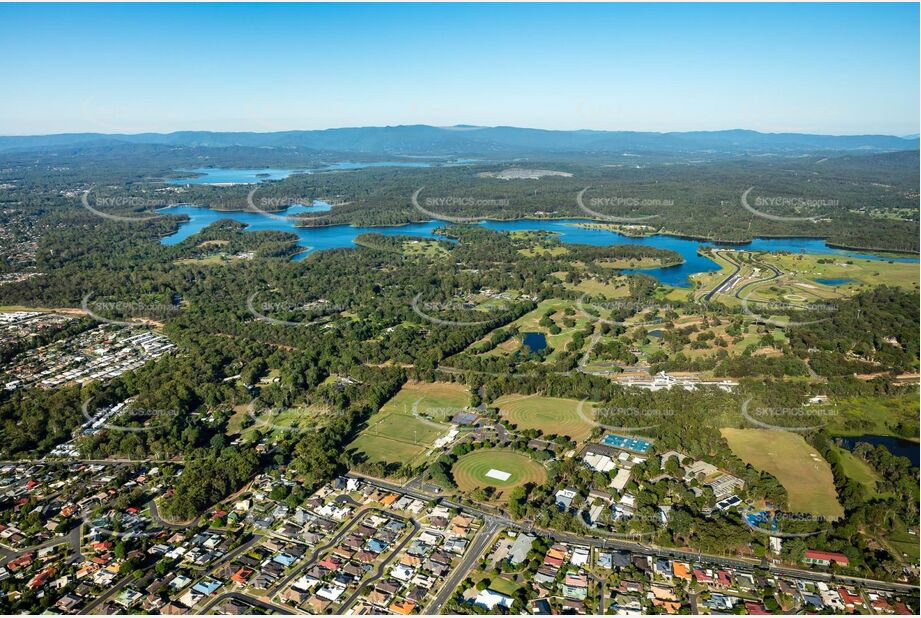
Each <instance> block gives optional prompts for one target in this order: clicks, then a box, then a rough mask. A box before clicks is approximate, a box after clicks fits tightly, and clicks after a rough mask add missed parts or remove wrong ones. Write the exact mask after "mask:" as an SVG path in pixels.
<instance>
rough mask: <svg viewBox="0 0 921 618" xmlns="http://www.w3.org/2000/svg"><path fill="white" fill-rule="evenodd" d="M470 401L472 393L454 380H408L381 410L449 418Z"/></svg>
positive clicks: (440, 418)
mask: <svg viewBox="0 0 921 618" xmlns="http://www.w3.org/2000/svg"><path fill="white" fill-rule="evenodd" d="M469 402H470V393H469V392H468V391H467V389H466V387H464V385H462V384H454V383H453V382H407V383H406V384H404V385H403V388H401V389H400V392H399V393H397V394H396V395H394V397H393V398H392V399H391V400H390V401H388V402H387V403H385V404H384V406H383V407H382V408H381V412H382V413H383V412H398V413H400V414H409V415H412V414H422V415H425V416H430V417H432V418H434V419H438V420H447V419H450V418H451V417H452V416H454V415H455V414H457V413H458V412H460V411H461V410H463V409H464V408H465V407H466V406H467V404H468V403H469Z"/></svg>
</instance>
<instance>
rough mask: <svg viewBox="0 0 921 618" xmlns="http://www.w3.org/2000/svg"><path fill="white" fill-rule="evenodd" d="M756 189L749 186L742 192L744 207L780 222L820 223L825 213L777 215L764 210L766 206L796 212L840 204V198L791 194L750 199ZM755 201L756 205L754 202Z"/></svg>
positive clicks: (755, 213) (754, 213)
mask: <svg viewBox="0 0 921 618" xmlns="http://www.w3.org/2000/svg"><path fill="white" fill-rule="evenodd" d="M753 190H754V187H749V188H748V189H746V190H745V192H743V193H742V200H741V201H742V208H744V209H745V210H747V211H748V212H750V213H752V214H753V215H755V216H756V217H761V218H762V219H767V220H769V221H779V222H787V223H790V222H798V221H809V222H810V223H818V222H819V220H820V219H822V218H824V216H823V215H812V216H807V217H803V216H789V215H775V214H771V213H769V212H764V210H763V209H764V208H780V209H784V210H791V209H792V210H793V211H795V212H802V211H815V210H825V209H827V208H830V207H831V208H833V207H836V206H838V200H827V199H810V198H803V197H789V196H772V197H762V196H758V197H756V198H754V199H750V197H749V196H750V194H751V192H752V191H753ZM752 203H754V205H753V204H752Z"/></svg>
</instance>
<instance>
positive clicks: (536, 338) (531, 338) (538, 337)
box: [521, 333, 547, 352]
mask: <svg viewBox="0 0 921 618" xmlns="http://www.w3.org/2000/svg"><path fill="white" fill-rule="evenodd" d="M522 334H523V335H524V336H523V337H522V341H521V343H522V345H524V347H526V348H528V349H529V350H531V351H532V352H540V351H541V350H543V349H544V348H546V347H547V337H546V336H545V335H544V333H522Z"/></svg>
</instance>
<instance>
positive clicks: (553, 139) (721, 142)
mask: <svg viewBox="0 0 921 618" xmlns="http://www.w3.org/2000/svg"><path fill="white" fill-rule="evenodd" d="M113 143H135V144H164V145H170V146H181V147H192V146H197V147H228V146H249V147H255V148H302V149H313V150H318V151H329V152H341V153H365V154H369V153H376V154H402V155H418V156H451V155H468V156H486V157H488V156H509V155H511V154H520V153H526V154H528V155H530V156H542V155H548V154H563V153H597V154H603V153H623V152H630V151H634V152H637V153H685V154H687V153H707V154H709V155H711V156H714V155H742V154H752V153H778V154H779V153H788V154H789V153H805V152H836V151H848V152H854V151H898V150H915V149H917V148H918V140H917V139H906V138H901V137H896V136H891V135H812V134H805V133H759V132H758V131H748V130H741V129H734V130H727V131H690V132H672V133H655V132H636V131H592V130H579V131H548V130H543V129H525V128H519V127H473V126H463V125H459V126H454V127H433V126H428V125H402V126H392V127H354V128H339V129H325V130H316V131H280V132H273V133H250V132H211V131H179V132H175V133H140V134H132V135H126V134H102V133H70V134H57V135H35V136H7V137H0V151H3V150H30V149H44V148H60V147H67V146H75V145H86V144H100V145H104V144H113Z"/></svg>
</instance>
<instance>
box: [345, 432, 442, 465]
mask: <svg viewBox="0 0 921 618" xmlns="http://www.w3.org/2000/svg"><path fill="white" fill-rule="evenodd" d="M345 450H346V451H356V452H358V453H361V454H363V455H364V456H365V457H367V460H368V461H370V462H377V461H383V462H387V463H413V462H415V461H417V460H421V459H422V457H423V455H425V453H426V451H427V450H428V447H426V446H423V445H421V444H413V443H412V442H406V441H403V440H394V439H391V438H387V437H384V436H378V435H374V434H368V433H361V434H359V436H358V437H357V438H355V439H354V440H353V441H352V443H351V444H349V445H348V446H347V447H345Z"/></svg>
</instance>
